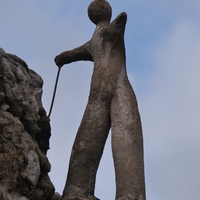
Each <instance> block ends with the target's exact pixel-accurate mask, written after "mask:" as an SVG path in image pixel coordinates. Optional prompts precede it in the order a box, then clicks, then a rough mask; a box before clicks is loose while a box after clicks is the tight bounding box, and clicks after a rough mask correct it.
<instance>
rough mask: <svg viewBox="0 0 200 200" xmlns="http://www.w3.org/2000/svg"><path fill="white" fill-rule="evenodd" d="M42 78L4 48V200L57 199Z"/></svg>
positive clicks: (0, 144) (0, 60) (0, 91)
mask: <svg viewBox="0 0 200 200" xmlns="http://www.w3.org/2000/svg"><path fill="white" fill-rule="evenodd" d="M42 86H43V80H42V78H41V77H40V76H39V75H38V74H37V73H35V72H34V71H33V70H31V69H29V68H28V65H27V64H26V63H25V62H24V61H23V60H22V59H21V58H19V57H17V56H16V55H13V54H8V53H6V52H5V51H4V50H3V49H2V48H0V169H1V170H0V200H13V199H18V200H37V199H38V200H51V199H52V200H53V199H59V195H58V194H54V192H55V189H54V186H53V184H52V182H51V180H50V178H49V176H48V172H49V171H50V168H51V165H50V163H49V161H48V158H47V157H46V152H47V150H48V149H49V138H50V136H51V128H50V120H49V118H48V117H47V115H46V111H45V110H44V108H43V106H42V102H41V96H42Z"/></svg>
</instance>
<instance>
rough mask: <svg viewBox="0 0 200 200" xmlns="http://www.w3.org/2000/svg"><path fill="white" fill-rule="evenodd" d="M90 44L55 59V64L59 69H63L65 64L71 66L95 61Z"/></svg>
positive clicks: (87, 43)
mask: <svg viewBox="0 0 200 200" xmlns="http://www.w3.org/2000/svg"><path fill="white" fill-rule="evenodd" d="M89 44H90V41H89V42H86V43H85V44H83V45H82V46H80V47H77V48H75V49H73V50H70V51H64V52H63V53H61V54H59V55H57V56H56V57H55V59H54V60H55V63H56V65H57V66H58V67H62V66H63V65H64V64H69V63H71V62H75V61H80V60H88V61H93V58H92V55H91V53H90V51H89Z"/></svg>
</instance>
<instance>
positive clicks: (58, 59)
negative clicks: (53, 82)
mask: <svg viewBox="0 0 200 200" xmlns="http://www.w3.org/2000/svg"><path fill="white" fill-rule="evenodd" d="M54 61H55V63H56V65H57V66H58V67H62V66H63V65H64V62H63V56H62V55H61V54H60V55H57V56H56V57H55V58H54Z"/></svg>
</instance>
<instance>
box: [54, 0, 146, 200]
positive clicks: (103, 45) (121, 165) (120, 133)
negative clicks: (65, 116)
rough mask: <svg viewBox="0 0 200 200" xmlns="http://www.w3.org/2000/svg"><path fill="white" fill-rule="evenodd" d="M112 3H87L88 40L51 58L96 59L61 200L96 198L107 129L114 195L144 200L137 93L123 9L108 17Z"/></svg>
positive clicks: (65, 60) (120, 198) (59, 63)
mask: <svg viewBox="0 0 200 200" xmlns="http://www.w3.org/2000/svg"><path fill="white" fill-rule="evenodd" d="M111 11H112V9H111V7H110V5H109V3H108V2H107V1H105V0H94V1H93V2H92V3H91V4H90V5H89V7H88V15H89V18H90V20H91V21H92V22H93V23H94V24H96V25H97V26H96V30H95V32H94V34H93V36H92V38H91V40H90V41H88V42H86V43H85V44H84V45H82V46H80V47H78V48H75V49H73V50H71V51H65V52H63V53H61V54H59V55H58V56H56V58H55V62H56V64H57V66H58V67H61V66H63V65H64V64H69V63H71V62H74V61H78V60H88V61H93V62H94V71H93V75H92V81H91V87H90V95H89V99H88V104H87V106H86V110H85V113H84V116H83V119H82V121H81V124H80V127H79V129H78V132H77V135H76V139H75V142H74V145H73V149H72V153H71V158H70V165H69V171H68V177H67V181H66V185H65V189H64V192H63V196H62V199H63V200H72V199H77V200H82V199H85V200H89V199H97V198H96V197H95V196H94V189H95V179H96V172H97V169H98V166H99V162H100V159H101V156H102V153H103V149H104V145H105V141H106V139H107V136H108V133H109V130H110V128H111V131H112V152H113V158H114V165H115V173H116V199H117V200H145V199H146V198H145V182H144V161H143V138H142V126H141V121H140V115H139V110H138V105H137V100H136V96H135V94H134V91H133V89H132V86H131V84H130V82H129V80H128V77H127V72H126V56H125V46H124V31H125V26H126V21H127V15H126V13H121V14H119V15H118V16H117V17H116V18H115V19H114V20H113V21H112V22H110V18H111Z"/></svg>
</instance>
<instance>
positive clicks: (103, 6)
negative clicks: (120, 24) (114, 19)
mask: <svg viewBox="0 0 200 200" xmlns="http://www.w3.org/2000/svg"><path fill="white" fill-rule="evenodd" d="M88 16H89V18H90V20H91V21H92V22H93V23H94V24H96V25H97V24H98V23H99V22H110V19H111V16H112V8H111V6H110V4H109V3H108V2H107V1H106V0H94V1H93V2H92V3H91V4H90V5H89V7H88Z"/></svg>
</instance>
